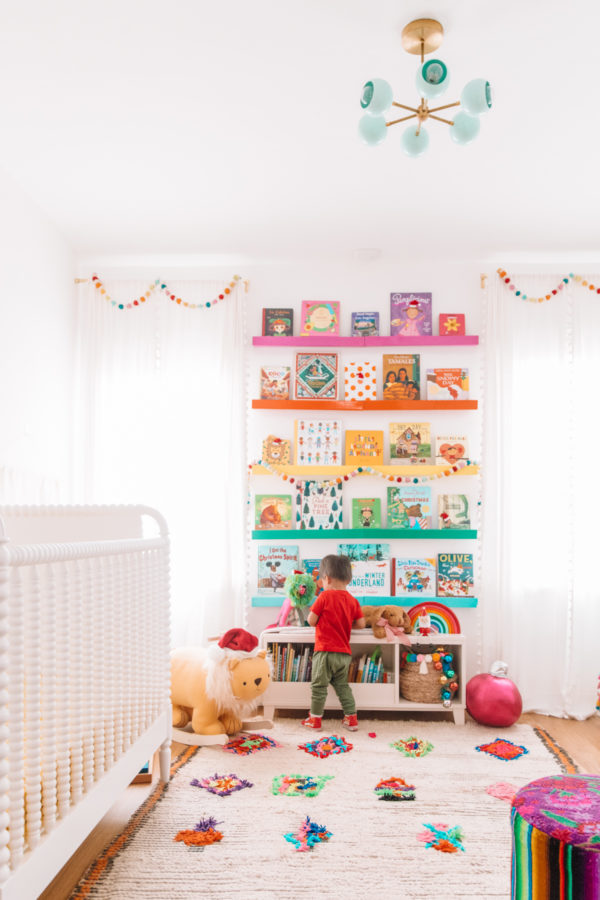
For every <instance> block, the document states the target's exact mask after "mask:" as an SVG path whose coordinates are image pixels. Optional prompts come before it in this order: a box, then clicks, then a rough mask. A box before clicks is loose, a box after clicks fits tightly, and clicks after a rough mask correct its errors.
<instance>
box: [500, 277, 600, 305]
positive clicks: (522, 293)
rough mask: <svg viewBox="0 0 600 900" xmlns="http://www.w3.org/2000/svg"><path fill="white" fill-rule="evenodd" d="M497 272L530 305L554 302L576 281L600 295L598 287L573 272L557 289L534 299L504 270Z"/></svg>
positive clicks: (509, 287) (516, 295) (516, 294)
mask: <svg viewBox="0 0 600 900" xmlns="http://www.w3.org/2000/svg"><path fill="white" fill-rule="evenodd" d="M496 271H497V273H498V277H499V278H500V281H503V282H504V284H505V285H506V286H507V287H508V289H509V290H510V291H514V292H515V297H519V299H520V300H528V301H529V302H530V303H544V301H545V300H552V297H556V296H557V295H558V293H559V291H562V290H563V288H564V286H565V285H566V284H568V283H569V281H575V282H577V283H578V284H581V286H582V287H586V288H589V289H590V291H596V293H597V294H600V287H596V285H595V284H590V283H589V282H588V281H586V280H585V279H584V277H583V275H575V274H574V273H573V272H569V274H568V275H566V276H565V277H564V278H561V280H560V281H559V283H558V284H557V285H556V287H555V288H553V289H552V290H551V291H549V292H548V293H547V294H543V295H542V296H541V297H532V296H529V295H528V294H526V293H525V291H522V290H519V289H518V288H517V286H516V284H515V283H514V282H513V280H512V278H511V277H510V275H508V274H507V273H506V272H505V270H504V269H496Z"/></svg>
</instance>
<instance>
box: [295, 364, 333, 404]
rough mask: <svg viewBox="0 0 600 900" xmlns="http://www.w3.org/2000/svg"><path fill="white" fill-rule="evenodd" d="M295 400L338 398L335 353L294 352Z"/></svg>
mask: <svg viewBox="0 0 600 900" xmlns="http://www.w3.org/2000/svg"><path fill="white" fill-rule="evenodd" d="M294 398H295V399H296V400H337V399H338V355H337V353H296V380H295V382H294Z"/></svg>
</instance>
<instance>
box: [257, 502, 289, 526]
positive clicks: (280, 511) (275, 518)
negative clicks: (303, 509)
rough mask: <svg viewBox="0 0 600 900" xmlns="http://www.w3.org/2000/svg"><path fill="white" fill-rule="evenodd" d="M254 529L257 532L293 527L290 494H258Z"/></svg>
mask: <svg viewBox="0 0 600 900" xmlns="http://www.w3.org/2000/svg"><path fill="white" fill-rule="evenodd" d="M254 527H255V528H256V529H257V530H259V531H260V530H265V531H266V530H267V529H269V528H278V529H285V528H288V529H289V528H291V527H292V498H291V496H290V495H289V494H256V495H255V497H254Z"/></svg>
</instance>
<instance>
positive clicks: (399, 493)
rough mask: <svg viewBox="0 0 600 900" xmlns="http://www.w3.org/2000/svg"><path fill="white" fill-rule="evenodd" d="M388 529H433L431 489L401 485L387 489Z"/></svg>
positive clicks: (421, 485) (422, 486) (424, 486)
mask: <svg viewBox="0 0 600 900" xmlns="http://www.w3.org/2000/svg"><path fill="white" fill-rule="evenodd" d="M387 501H388V508H387V527H388V528H405V529H415V530H417V531H419V530H424V529H427V528H431V488H430V487H428V486H427V485H424V484H399V485H395V486H394V487H391V486H390V487H388V489H387Z"/></svg>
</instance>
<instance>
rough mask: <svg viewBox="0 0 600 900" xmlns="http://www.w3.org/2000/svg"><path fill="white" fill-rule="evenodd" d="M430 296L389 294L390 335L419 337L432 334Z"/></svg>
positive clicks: (428, 294)
mask: <svg viewBox="0 0 600 900" xmlns="http://www.w3.org/2000/svg"><path fill="white" fill-rule="evenodd" d="M431 321H432V307H431V294H430V293H425V294H423V293H420V294H409V293H403V292H401V293H396V294H390V334H398V335H402V337H419V336H420V335H424V334H432V330H431Z"/></svg>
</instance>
